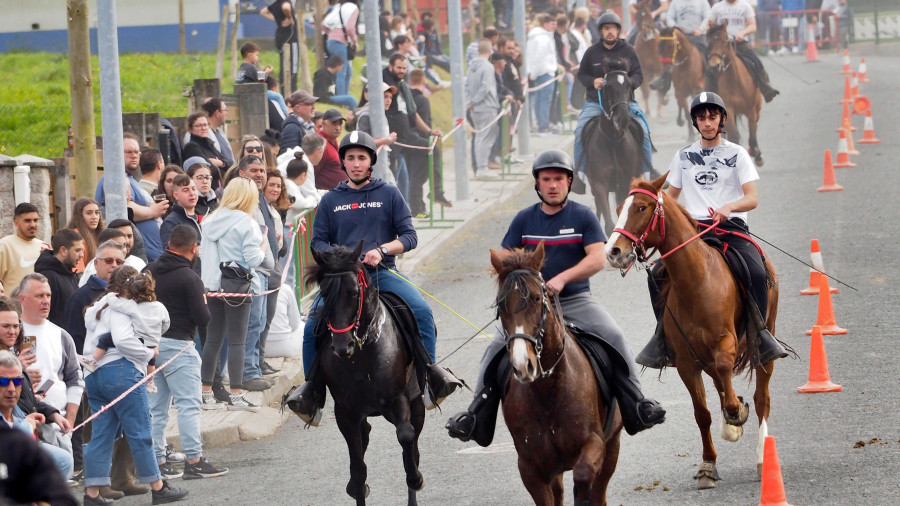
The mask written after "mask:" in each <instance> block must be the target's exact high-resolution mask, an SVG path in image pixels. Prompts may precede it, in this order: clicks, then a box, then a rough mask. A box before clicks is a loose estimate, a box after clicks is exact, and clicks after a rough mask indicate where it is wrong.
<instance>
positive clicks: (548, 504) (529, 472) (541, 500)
mask: <svg viewBox="0 0 900 506" xmlns="http://www.w3.org/2000/svg"><path fill="white" fill-rule="evenodd" d="M519 477H521V478H522V484H524V485H525V489H526V490H528V493H529V494H531V499H532V500H533V501H534V505H535V506H556V505H557V504H562V495H563V488H562V482H559V484H558V485H557V488H558V491H556V490H554V483H553V482H554V481H558V480H559V477H556V478H555V479H554V480H551V481H550V482H548V481H547V480H546V479H545V478H544V476H543V475H542V474H541V473H540V471H538V469H537V468H536V467H535V466H534V465H533V464H532V463H531V462H530V461H527V460H525V459H523V457H522V456H521V455H520V456H519ZM557 496H559V497H560V501H559V502H557V501H556V497H557Z"/></svg>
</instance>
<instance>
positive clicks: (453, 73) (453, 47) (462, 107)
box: [447, 0, 469, 200]
mask: <svg viewBox="0 0 900 506" xmlns="http://www.w3.org/2000/svg"><path fill="white" fill-rule="evenodd" d="M447 22H448V23H449V25H450V26H449V29H450V82H452V83H453V87H452V88H451V95H452V98H453V120H454V126H455V124H456V121H459V120H460V119H461V120H463V121H466V93H465V85H464V83H465V82H466V81H465V75H464V74H463V58H465V56H463V28H462V5H461V3H460V0H447ZM466 144H467V142H466V129H465V128H460V129H458V130H457V131H456V133H454V134H453V168H454V170H455V171H456V198H457V199H460V200H467V199H468V198H469V164H468V161H469V157H468V155H467V154H466Z"/></svg>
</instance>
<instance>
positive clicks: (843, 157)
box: [826, 130, 856, 178]
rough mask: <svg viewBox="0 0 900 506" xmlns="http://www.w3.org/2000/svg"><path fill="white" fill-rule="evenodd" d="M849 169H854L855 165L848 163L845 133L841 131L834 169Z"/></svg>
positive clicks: (848, 156) (848, 154) (848, 155)
mask: <svg viewBox="0 0 900 506" xmlns="http://www.w3.org/2000/svg"><path fill="white" fill-rule="evenodd" d="M851 167H856V164H855V163H853V162H851V161H850V153H849V151H848V149H847V131H846V130H841V138H840V140H838V152H837V162H836V163H835V164H834V168H835V169H846V168H851ZM826 178H827V174H826Z"/></svg>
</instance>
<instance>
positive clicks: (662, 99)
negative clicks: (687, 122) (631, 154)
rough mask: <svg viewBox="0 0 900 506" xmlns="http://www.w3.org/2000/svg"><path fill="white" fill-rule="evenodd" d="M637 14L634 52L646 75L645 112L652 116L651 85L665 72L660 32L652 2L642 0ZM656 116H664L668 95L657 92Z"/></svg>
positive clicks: (643, 96)
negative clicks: (661, 54) (660, 49)
mask: <svg viewBox="0 0 900 506" xmlns="http://www.w3.org/2000/svg"><path fill="white" fill-rule="evenodd" d="M636 7H637V14H635V21H634V24H635V26H636V27H637V30H638V33H637V39H635V42H634V50H635V52H636V53H637V55H638V60H640V62H641V70H642V71H643V74H644V82H642V83H641V97H642V99H643V102H644V110H645V111H647V114H650V112H651V109H650V92H651V91H652V90H651V89H650V83H652V82H653V80H654V79H656V78H657V77H659V76H660V75H661V74H662V72H663V64H662V61H661V60H660V51H659V30H657V29H656V22H655V21H653V16H651V15H650V0H642V1H640V2H638V3H637V5H636ZM657 97H658V98H657V102H656V116H658V117H661V116H662V115H663V106H664V105H666V95H665V93H663V92H657Z"/></svg>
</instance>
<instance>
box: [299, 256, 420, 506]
mask: <svg viewBox="0 0 900 506" xmlns="http://www.w3.org/2000/svg"><path fill="white" fill-rule="evenodd" d="M361 253H362V242H360V244H359V245H358V246H357V247H356V248H355V249H353V250H351V249H350V248H346V247H343V246H338V247H335V248H334V249H332V250H331V251H327V252H316V251H315V250H313V252H312V254H313V258H314V259H315V261H316V263H317V264H318V265H312V266H310V267H308V268H307V272H306V283H307V285H311V284H318V285H319V288H320V289H321V291H322V299H323V304H322V314H321V317H320V319H319V324H320V325H324V326H326V327H327V330H325V329H324V328H323V332H322V333H319V332H317V333H316V334H317V335H320V336H321V337H320V338H319V342H318V345H319V353H318V359H317V360H318V364H317V365H316V366H315V367H318V368H319V371H318V374H320V375H321V377H322V378H323V379H324V381H325V384H326V385H327V386H328V389H329V391H330V392H331V396H332V398H333V399H334V415H335V418H336V419H337V424H338V427H339V428H340V430H341V434H343V436H344V439H345V440H346V441H347V449H348V450H349V452H350V481H349V483H347V493H348V494H350V496H351V497H353V498H354V499H356V504H357V505H363V504H365V503H366V496H368V494H369V486H368V485H366V463H365V461H364V457H365V453H366V447H367V446H368V445H369V431H371V429H372V426H371V425H369V423H368V422H367V421H366V418H367V417H370V416H377V415H381V416H383V417H384V418H385V420H387V421H389V422H390V423H392V424H393V425H394V426H395V427H396V428H397V440H398V441H400V446H402V447H403V467H404V469H405V470H406V485H407V487H408V489H409V491H408V504H410V505H414V504H416V491H418V490H421V489H422V487H423V486H424V484H425V480H424V478H423V477H422V473H420V472H419V447H418V441H419V434H420V433H421V432H422V426H423V425H424V423H425V404H424V401H423V398H422V394H421V392H422V388H420V385H421V384H422V383H420V381H422V380H421V375H419V374H416V373H415V371H414V367H413V364H412V355H411V353H410V352H408V351H407V347H406V345H405V342H404V338H403V336H402V335H401V330H400V328H399V326H398V324H397V322H396V321H395V320H394V318H393V317H392V316H391V315H390V312H389V310H388V308H387V307H386V306H385V304H384V303H383V302H382V301H381V300H380V299H379V296H378V291H377V290H376V289H374V287H373V286H372V279H371V278H370V277H369V274H368V273H367V272H366V269H365V268H364V266H363V264H362V262H360V261H359V258H360V254H361ZM329 347H330V348H331V350H330V351H331V353H329V350H328V348H329Z"/></svg>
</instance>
